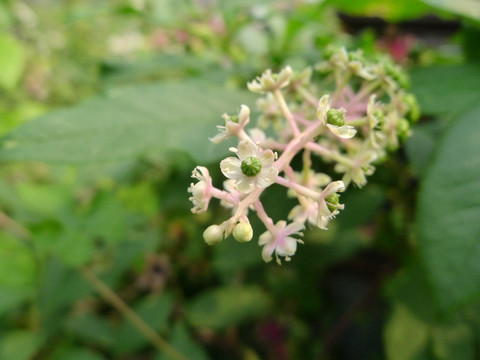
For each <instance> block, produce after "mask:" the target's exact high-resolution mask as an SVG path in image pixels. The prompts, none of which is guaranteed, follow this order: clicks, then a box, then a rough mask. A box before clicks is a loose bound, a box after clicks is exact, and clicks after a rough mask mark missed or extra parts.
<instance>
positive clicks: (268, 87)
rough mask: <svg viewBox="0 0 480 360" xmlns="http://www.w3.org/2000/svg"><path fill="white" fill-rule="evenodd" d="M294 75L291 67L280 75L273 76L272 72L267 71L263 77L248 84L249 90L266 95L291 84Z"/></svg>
mask: <svg viewBox="0 0 480 360" xmlns="http://www.w3.org/2000/svg"><path fill="white" fill-rule="evenodd" d="M292 73H293V71H292V68H291V67H290V66H287V67H285V68H283V69H282V71H280V72H279V73H278V74H272V70H270V69H267V70H266V71H265V72H264V73H263V74H262V76H261V77H257V78H256V79H255V80H252V81H251V82H249V83H247V87H248V90H250V91H252V92H256V93H260V94H264V93H266V92H271V91H275V90H278V89H281V88H283V87H285V86H287V85H288V84H289V83H290V80H291V78H292Z"/></svg>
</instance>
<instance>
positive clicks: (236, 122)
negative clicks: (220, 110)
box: [209, 105, 250, 144]
mask: <svg viewBox="0 0 480 360" xmlns="http://www.w3.org/2000/svg"><path fill="white" fill-rule="evenodd" d="M222 117H223V119H225V126H221V125H218V126H217V129H218V131H219V133H218V134H217V135H215V136H214V137H212V138H210V139H209V140H210V141H211V142H213V143H214V144H218V143H221V142H222V141H224V140H227V139H229V138H231V137H232V136H236V135H237V134H238V133H239V132H240V131H241V130H242V129H243V128H244V127H245V125H247V124H248V123H249V121H250V109H249V107H248V106H247V105H242V106H241V107H240V111H239V112H238V118H237V117H231V116H229V115H228V114H223V115H222Z"/></svg>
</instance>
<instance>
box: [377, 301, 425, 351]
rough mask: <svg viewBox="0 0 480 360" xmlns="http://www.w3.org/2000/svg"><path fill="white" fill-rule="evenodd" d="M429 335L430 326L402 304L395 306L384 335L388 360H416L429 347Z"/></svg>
mask: <svg viewBox="0 0 480 360" xmlns="http://www.w3.org/2000/svg"><path fill="white" fill-rule="evenodd" d="M428 333H429V328H428V324H426V323H425V322H423V321H422V320H421V319H419V318H417V317H416V316H415V315H414V314H413V313H412V312H411V311H410V310H409V309H408V308H407V307H406V306H405V305H403V304H402V303H397V304H395V306H394V308H393V313H392V314H391V316H390V318H389V320H388V322H387V324H386V326H385V329H384V334H383V335H384V341H385V352H386V356H387V359H388V360H413V359H415V358H416V356H417V355H418V354H420V353H421V352H422V350H423V349H424V348H425V347H426V346H427V343H428Z"/></svg>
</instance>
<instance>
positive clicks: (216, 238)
mask: <svg viewBox="0 0 480 360" xmlns="http://www.w3.org/2000/svg"><path fill="white" fill-rule="evenodd" d="M203 239H204V240H205V242H206V243H207V244H208V245H210V246H212V245H216V244H218V243H219V242H221V241H222V240H223V229H222V228H221V227H220V226H218V225H210V226H209V227H208V228H206V229H205V231H204V232H203Z"/></svg>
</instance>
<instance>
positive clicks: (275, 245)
mask: <svg viewBox="0 0 480 360" xmlns="http://www.w3.org/2000/svg"><path fill="white" fill-rule="evenodd" d="M302 229H303V224H300V223H296V222H293V223H290V224H289V225H287V222H286V221H283V220H281V221H279V222H277V224H276V225H275V229H274V230H273V231H272V232H270V231H266V232H264V233H263V234H262V235H260V238H259V239H258V245H260V246H263V250H262V258H263V260H264V261H265V262H269V261H271V260H272V254H273V252H275V257H276V258H277V263H278V264H280V263H281V262H280V258H279V256H284V257H285V260H286V261H290V256H293V255H295V252H296V251H297V242H300V243H302V244H303V242H302V241H301V240H299V239H295V238H293V237H291V236H290V235H303V234H302V233H301V232H300V230H302Z"/></svg>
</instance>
